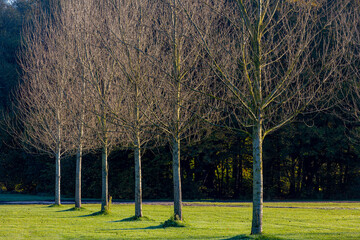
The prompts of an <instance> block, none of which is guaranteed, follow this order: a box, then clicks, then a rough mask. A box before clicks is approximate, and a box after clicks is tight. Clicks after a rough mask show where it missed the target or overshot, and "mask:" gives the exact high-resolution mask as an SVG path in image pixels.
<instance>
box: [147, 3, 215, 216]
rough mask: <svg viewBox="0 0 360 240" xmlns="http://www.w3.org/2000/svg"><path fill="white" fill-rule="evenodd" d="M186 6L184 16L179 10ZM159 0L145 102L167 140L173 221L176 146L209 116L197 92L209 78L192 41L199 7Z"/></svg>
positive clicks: (177, 209)
mask: <svg viewBox="0 0 360 240" xmlns="http://www.w3.org/2000/svg"><path fill="white" fill-rule="evenodd" d="M181 4H183V5H185V6H186V9H187V12H185V11H184V10H183V9H182V8H181V6H182V5H181ZM181 4H180V3H179V1H177V0H162V1H158V2H157V6H156V12H155V13H154V16H156V17H154V20H153V28H154V37H153V38H154V47H155V49H156V52H154V53H153V54H152V59H153V63H154V73H155V74H156V75H155V76H154V79H155V80H156V82H155V83H156V84H153V88H152V90H151V91H150V92H151V93H152V96H151V97H150V99H149V100H148V104H149V105H150V106H152V109H151V110H152V111H151V117H150V119H151V121H153V123H154V124H155V125H156V126H157V127H158V129H160V130H161V131H162V132H163V133H164V134H166V135H167V136H168V141H169V143H170V145H171V151H172V162H173V184H174V219H175V220H182V219H183V214H182V191H181V171H180V143H181V141H182V140H184V139H188V140H189V139H191V138H192V137H195V136H199V135H200V133H201V129H200V118H201V117H202V118H207V117H209V116H211V115H212V111H211V110H210V108H209V106H210V105H209V104H208V102H205V100H206V98H204V96H203V95H200V94H197V93H196V91H205V87H206V86H208V84H205V83H206V81H207V80H209V78H208V76H207V75H206V73H207V71H205V69H204V68H203V65H202V59H203V51H202V48H200V46H199V44H198V43H197V42H196V41H194V40H195V38H194V33H195V32H194V31H193V28H192V25H191V22H190V21H188V19H187V15H188V16H189V17H190V18H191V19H192V21H194V22H196V23H198V22H199V19H200V17H201V16H200V12H201V11H200V8H199V7H200V6H199V4H198V3H197V2H195V1H183V2H182V3H181Z"/></svg>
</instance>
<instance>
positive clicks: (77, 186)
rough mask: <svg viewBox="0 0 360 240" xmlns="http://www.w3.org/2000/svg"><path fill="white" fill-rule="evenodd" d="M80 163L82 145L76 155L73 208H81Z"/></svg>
mask: <svg viewBox="0 0 360 240" xmlns="http://www.w3.org/2000/svg"><path fill="white" fill-rule="evenodd" d="M81 162H82V144H81V143H80V144H79V149H78V152H77V154H76V179H75V207H76V208H81V166H82V165H81Z"/></svg>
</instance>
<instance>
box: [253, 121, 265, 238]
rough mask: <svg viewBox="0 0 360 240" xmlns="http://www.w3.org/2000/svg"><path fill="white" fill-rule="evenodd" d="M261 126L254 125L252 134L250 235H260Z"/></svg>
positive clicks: (261, 195) (261, 199)
mask: <svg viewBox="0 0 360 240" xmlns="http://www.w3.org/2000/svg"><path fill="white" fill-rule="evenodd" d="M262 137H263V136H262V124H261V119H260V121H259V122H257V123H256V126H255V127H254V132H253V219H252V227H251V234H261V233H262V216H263V169H262V143H263V142H262Z"/></svg>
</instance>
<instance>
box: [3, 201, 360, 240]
mask: <svg viewBox="0 0 360 240" xmlns="http://www.w3.org/2000/svg"><path fill="white" fill-rule="evenodd" d="M282 204H283V203H282ZM286 204H287V203H286ZM347 204H348V203H346V204H345V205H346V209H344V207H343V206H342V204H341V203H336V204H333V205H331V207H334V208H333V209H324V208H321V207H326V206H327V207H329V205H327V204H324V205H321V204H320V205H319V204H318V203H316V207H317V208H308V207H312V206H313V203H302V204H299V203H296V206H298V207H302V208H265V209H264V235H263V236H252V235H250V234H249V233H250V227H251V205H249V206H246V207H224V206H223V207H216V206H214V207H213V206H211V207H195V206H185V207H184V208H183V210H184V216H185V218H186V223H188V224H187V225H186V226H185V227H181V228H173V227H170V228H163V226H162V224H163V223H164V221H165V220H166V219H168V216H170V215H171V214H172V212H173V209H172V207H171V206H152V205H144V206H143V211H144V214H145V215H146V216H148V218H149V219H151V221H147V220H145V221H142V220H140V221H131V220H130V219H131V218H132V217H131V216H133V214H134V205H133V204H127V205H114V204H113V205H112V206H111V214H108V215H100V216H99V214H97V213H99V210H100V205H99V204H84V207H85V208H86V211H87V213H89V214H87V215H84V212H83V211H71V210H70V209H69V206H59V207H56V208H49V207H47V206H46V207H45V206H41V205H0V226H1V227H0V239H100V240H102V239H103V240H105V239H228V240H237V239H259V240H265V239H269V240H283V239H294V240H298V239H315V240H320V239H321V240H323V239H324V240H327V239H328V240H330V239H352V240H355V239H357V240H358V239H360V230H359V225H360V210H358V209H356V208H357V207H356V205H357V203H354V205H353V206H352V205H347ZM281 206H283V205H281ZM126 219H128V220H126Z"/></svg>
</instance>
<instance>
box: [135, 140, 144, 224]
mask: <svg viewBox="0 0 360 240" xmlns="http://www.w3.org/2000/svg"><path fill="white" fill-rule="evenodd" d="M140 146H141V145H140V137H139V135H138V134H137V136H136V144H135V153H134V160H135V217H142V186H141V185H142V184H141V149H140Z"/></svg>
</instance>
